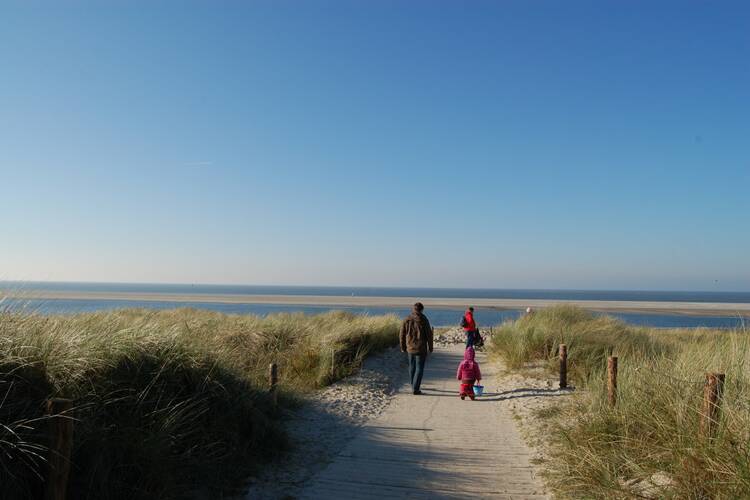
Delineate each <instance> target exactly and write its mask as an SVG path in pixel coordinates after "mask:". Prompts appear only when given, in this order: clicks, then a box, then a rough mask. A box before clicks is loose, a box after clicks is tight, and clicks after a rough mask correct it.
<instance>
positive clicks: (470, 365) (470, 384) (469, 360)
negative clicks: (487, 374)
mask: <svg viewBox="0 0 750 500" xmlns="http://www.w3.org/2000/svg"><path fill="white" fill-rule="evenodd" d="M456 378H457V379H458V380H460V381H461V392H460V394H459V395H460V396H469V397H471V398H472V399H474V382H475V381H477V380H482V372H481V371H479V363H477V362H476V361H474V348H473V347H467V348H466V350H465V351H464V360H463V361H461V363H460V364H459V365H458V371H457V372H456Z"/></svg>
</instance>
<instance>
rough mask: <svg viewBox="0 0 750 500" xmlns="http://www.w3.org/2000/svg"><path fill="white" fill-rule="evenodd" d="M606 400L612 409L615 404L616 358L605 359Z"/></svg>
mask: <svg viewBox="0 0 750 500" xmlns="http://www.w3.org/2000/svg"><path fill="white" fill-rule="evenodd" d="M607 400H608V401H609V406H611V407H612V408H614V407H615V404H617V356H610V357H609V359H607Z"/></svg>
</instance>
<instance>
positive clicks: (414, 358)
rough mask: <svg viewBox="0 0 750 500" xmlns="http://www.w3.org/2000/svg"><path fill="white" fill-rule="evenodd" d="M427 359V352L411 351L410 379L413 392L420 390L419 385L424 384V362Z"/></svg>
mask: <svg viewBox="0 0 750 500" xmlns="http://www.w3.org/2000/svg"><path fill="white" fill-rule="evenodd" d="M426 360H427V354H426V353H425V354H412V353H409V380H411V390H412V392H418V391H419V386H421V385H422V375H423V374H424V362H425V361H426Z"/></svg>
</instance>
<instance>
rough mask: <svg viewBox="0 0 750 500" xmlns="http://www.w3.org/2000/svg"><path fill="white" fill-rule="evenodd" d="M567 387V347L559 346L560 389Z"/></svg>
mask: <svg viewBox="0 0 750 500" xmlns="http://www.w3.org/2000/svg"><path fill="white" fill-rule="evenodd" d="M566 387H568V346H566V345H565V344H560V389H565V388H566Z"/></svg>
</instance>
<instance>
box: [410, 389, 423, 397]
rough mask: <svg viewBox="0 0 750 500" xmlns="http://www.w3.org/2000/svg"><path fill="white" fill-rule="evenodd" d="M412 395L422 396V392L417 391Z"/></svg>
mask: <svg viewBox="0 0 750 500" xmlns="http://www.w3.org/2000/svg"><path fill="white" fill-rule="evenodd" d="M412 394H414V395H415V396H419V395H420V394H422V391H420V390H419V389H417V390H416V391H414V392H412Z"/></svg>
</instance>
